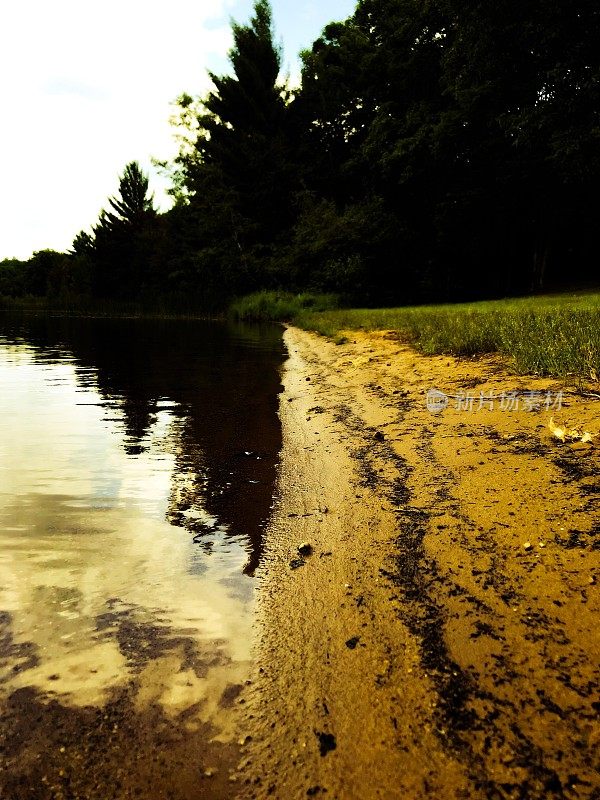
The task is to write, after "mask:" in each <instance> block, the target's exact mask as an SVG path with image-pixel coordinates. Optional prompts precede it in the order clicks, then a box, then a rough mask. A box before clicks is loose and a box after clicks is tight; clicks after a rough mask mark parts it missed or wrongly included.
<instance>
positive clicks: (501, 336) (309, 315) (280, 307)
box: [230, 292, 600, 381]
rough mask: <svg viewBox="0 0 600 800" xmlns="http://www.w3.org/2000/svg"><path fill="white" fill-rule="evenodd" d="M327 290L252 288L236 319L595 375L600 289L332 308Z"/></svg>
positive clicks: (536, 369)
mask: <svg viewBox="0 0 600 800" xmlns="http://www.w3.org/2000/svg"><path fill="white" fill-rule="evenodd" d="M335 306H336V298H335V296H334V295H310V294H302V295H293V294H289V293H285V292H259V293H257V294H254V295H249V296H248V297H245V298H242V299H241V300H238V301H236V302H235V303H234V304H233V305H232V306H231V309H230V313H231V314H232V316H233V317H234V318H236V319H243V320H261V321H266V320H277V321H284V322H292V323H293V324H294V325H297V326H298V327H300V328H304V329H305V330H311V331H315V332H317V333H320V334H323V335H324V336H328V337H330V338H332V339H334V341H337V342H342V341H344V335H345V334H346V333H347V332H349V331H352V330H367V331H370V330H390V331H396V332H397V334H398V337H399V338H400V339H402V340H403V341H406V342H409V343H411V344H413V345H414V346H415V347H416V348H417V349H418V350H420V351H421V352H422V353H424V354H426V355H434V354H438V353H448V354H452V355H463V356H473V355H478V354H483V353H495V352H497V353H501V354H503V355H505V356H507V357H508V359H509V361H510V364H511V366H512V368H513V369H514V370H515V371H516V372H518V373H520V374H534V375H544V376H553V377H560V378H569V377H570V378H575V379H577V380H583V381H590V380H591V381H597V380H598V379H599V378H600V292H586V293H573V294H556V295H543V296H537V297H526V298H518V299H507V300H490V301H485V302H478V303H460V304H454V305H432V306H408V307H404V308H368V309H367V308H336V307H335Z"/></svg>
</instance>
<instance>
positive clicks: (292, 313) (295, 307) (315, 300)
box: [229, 291, 338, 322]
mask: <svg viewBox="0 0 600 800" xmlns="http://www.w3.org/2000/svg"><path fill="white" fill-rule="evenodd" d="M337 305H338V298H337V297H336V296H335V295H333V294H310V293H304V294H292V293H291V292H273V291H268V292H267V291H263V292H255V293H254V294H250V295H247V296H246V297H241V298H239V299H238V300H235V301H234V302H233V303H232V304H231V305H230V306H229V315H230V316H231V317H233V318H234V319H237V320H243V321H245V322H292V321H293V320H295V319H296V317H298V315H299V314H302V313H304V312H306V311H310V312H312V313H315V312H317V313H318V312H322V311H328V310H330V309H333V308H336V307H337Z"/></svg>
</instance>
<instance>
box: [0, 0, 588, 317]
mask: <svg viewBox="0 0 600 800" xmlns="http://www.w3.org/2000/svg"><path fill="white" fill-rule="evenodd" d="M233 34H234V46H233V48H232V51H231V53H230V64H231V69H230V72H229V74H227V75H224V76H218V75H211V76H210V77H211V79H212V83H213V89H212V91H211V92H210V93H209V94H208V96H206V97H204V98H200V99H194V98H192V97H191V96H189V95H184V96H182V97H181V98H180V99H179V112H180V122H181V123H182V125H183V127H184V130H185V133H186V138H185V142H186V143H185V144H184V145H183V146H182V149H181V152H180V155H179V157H178V158H177V159H176V161H175V163H174V164H172V165H170V171H171V175H172V179H173V188H172V194H173V197H174V201H175V202H174V207H173V208H172V210H171V211H169V212H167V213H166V214H158V213H157V212H156V211H155V210H154V208H153V205H152V201H151V199H150V197H149V195H148V184H147V178H146V177H145V176H144V175H143V174H142V173H141V172H140V170H139V168H138V167H137V165H135V164H132V165H128V167H127V168H126V171H125V173H124V174H123V176H122V178H121V183H120V196H119V198H117V199H113V200H111V201H110V202H109V206H110V208H109V211H107V212H103V213H102V214H101V216H100V219H99V221H98V223H97V224H96V225H95V227H94V228H93V230H92V233H91V234H86V233H82V234H80V235H79V236H78V237H77V238H76V240H75V242H74V245H73V254H72V256H71V261H72V262H73V264H77V265H78V267H77V269H78V270H79V271H78V272H77V274H76V277H75V278H74V279H73V280H72V281H71V282H72V283H73V282H74V283H75V284H77V282H78V281H84V280H85V279H87V280H88V286H87V290H88V291H89V292H91V293H92V294H94V295H99V296H109V297H122V298H132V297H139V296H140V295H143V294H144V293H148V294H150V295H156V293H159V294H162V295H166V296H177V295H181V296H185V297H188V298H192V297H193V298H195V300H196V302H197V303H198V304H199V305H201V306H202V305H203V306H205V307H209V306H215V305H219V304H223V303H224V302H226V301H227V299H228V298H230V297H231V296H233V295H239V294H243V293H246V292H249V291H252V290H255V289H259V288H285V289H291V290H301V289H302V290H304V289H314V290H324V291H334V292H338V293H340V294H342V295H343V296H345V297H347V298H348V300H350V301H352V302H363V303H388V302H389V303H403V302H414V301H422V300H444V299H448V300H453V299H462V298H470V297H484V296H492V295H501V294H511V293H522V292H529V291H538V290H541V289H544V288H548V287H554V286H558V285H568V284H569V283H573V282H580V283H583V282H590V283H593V282H596V283H597V281H598V268H597V266H596V265H597V243H596V231H597V230H598V227H599V222H600V200H599V197H598V191H597V185H598V179H599V178H600V49H599V48H598V42H599V41H600V7H598V6H597V3H595V2H592V0H531V2H527V3H523V2H517V1H516V0H496V2H495V3H481V2H472V0H471V1H470V2H466V0H359V2H358V5H357V7H356V10H355V12H354V14H353V15H352V16H351V17H350V18H349V19H348V20H346V21H345V22H339V23H332V24H330V25H328V26H327V27H326V28H325V30H324V31H323V34H322V35H321V37H320V38H319V39H318V40H317V41H316V42H314V44H313V45H312V47H311V49H310V50H307V51H306V52H304V53H303V54H302V62H303V68H302V82H301V87H300V88H299V89H298V90H295V91H290V90H289V89H288V88H286V87H285V86H284V85H283V84H282V82H281V76H280V71H281V53H280V52H279V49H278V47H277V46H276V45H275V43H274V35H273V23H272V18H271V10H270V7H269V4H268V2H267V1H266V0H257V2H256V3H255V7H254V15H253V17H252V19H251V20H250V21H249V23H248V24H247V25H238V24H235V25H234V27H233ZM38 255H39V254H38ZM36 258H37V256H36ZM38 266H39V265H38ZM67 273H68V269H67ZM85 276H87V278H86V277H85ZM63 277H64V276H63ZM54 280H55V282H56V276H55V278H54ZM65 280H66V278H65ZM1 281H2V273H1V270H0V290H1V285H2V284H1ZM42 283H43V281H38V284H39V286H38V288H41V284H42ZM67 283H68V280H67ZM46 288H47V289H48V287H46Z"/></svg>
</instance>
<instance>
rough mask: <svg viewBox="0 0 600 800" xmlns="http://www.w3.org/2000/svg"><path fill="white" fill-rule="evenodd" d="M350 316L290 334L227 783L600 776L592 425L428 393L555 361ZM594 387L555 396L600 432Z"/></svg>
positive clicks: (360, 788)
mask: <svg viewBox="0 0 600 800" xmlns="http://www.w3.org/2000/svg"><path fill="white" fill-rule="evenodd" d="M349 338H350V341H349V343H347V344H344V345H341V346H336V345H334V344H333V343H331V342H328V341H326V340H324V339H322V338H319V337H316V336H314V335H312V334H308V333H304V332H301V331H298V330H296V329H288V330H287V331H286V334H285V339H286V343H287V346H288V348H289V351H290V358H289V360H288V362H287V364H286V367H285V371H284V376H283V383H284V387H285V391H284V394H283V395H282V397H281V417H282V423H283V432H284V445H283V451H282V462H281V469H280V480H279V494H278V500H277V506H276V509H275V514H274V518H273V520H272V522H271V526H270V530H269V534H268V536H267V542H266V553H265V557H264V560H263V563H262V566H261V567H260V568H259V571H258V575H259V577H260V580H261V589H260V592H259V599H258V626H257V662H256V667H255V670H254V674H253V676H252V680H253V682H252V685H251V686H248V687H247V688H246V689H245V690H244V691H243V693H242V695H241V698H240V699H241V700H242V701H243V704H242V705H241V708H242V709H243V711H242V714H241V718H240V720H239V726H240V737H241V741H244V740H245V739H246V737H248V738H247V741H246V743H245V744H244V745H243V747H242V757H241V761H240V764H239V767H238V772H237V787H238V789H239V794H240V795H241V796H242V797H253V798H266V797H274V798H277V799H278V800H288V798H289V799H290V800H296V799H297V798H298V799H299V798H302V797H321V796H323V797H329V798H336V800H351V799H352V800H354V799H355V798H356V800H370V798H389V799H390V800H391V799H392V798H408V799H413V798H414V799H415V800H416V799H417V798H444V800H450V798H486V799H487V798H522V799H523V800H524V799H525V798H527V800H532V799H533V798H540V800H541V798H563V797H565V798H594V797H596V798H597V797H599V796H600V794H599V792H600V779H599V774H598V766H599V757H598V756H599V753H600V724H599V711H600V705H599V700H600V696H599V692H598V678H599V676H600V668H599V662H600V658H599V656H600V641H599V634H598V619H599V618H598V606H599V601H598V583H599V579H600V572H599V570H598V566H599V561H600V547H599V541H600V540H599V538H598V536H599V534H600V516H599V513H598V511H599V509H598V501H599V492H600V482H599V475H600V469H599V466H600V464H599V461H600V459H599V450H598V447H597V444H596V445H583V444H575V445H569V444H564V443H562V442H560V441H558V440H557V439H555V438H554V437H552V435H551V433H550V431H549V430H548V427H547V424H548V419H549V417H550V413H549V412H547V411H544V410H539V411H525V410H512V411H510V410H503V411H501V410H499V409H498V408H495V409H494V410H490V409H489V408H488V407H484V408H482V409H479V408H478V407H477V403H475V407H474V408H473V410H458V409H455V408H453V407H452V404H451V405H450V407H449V408H447V409H446V410H445V411H443V412H441V413H439V414H432V413H430V412H429V411H428V410H427V409H426V407H425V393H426V391H427V390H428V389H431V388H438V389H441V390H443V391H445V392H447V393H448V394H459V392H460V391H461V390H468V391H470V392H471V393H472V394H474V395H475V396H477V397H479V393H480V391H483V392H485V393H489V392H490V391H493V392H494V393H496V394H500V393H502V392H508V391H512V390H517V391H526V390H536V391H542V392H546V391H548V390H552V391H557V390H558V389H560V388H565V387H561V386H560V385H559V384H556V382H554V381H548V380H540V379H534V378H528V377H517V376H514V375H511V374H510V372H509V371H507V369H506V367H505V365H504V364H503V363H502V362H501V361H500V360H499V359H497V358H492V357H490V358H487V357H486V358H481V359H477V360H457V359H454V358H448V357H433V358H425V357H422V356H419V355H417V354H415V353H414V352H413V351H412V350H411V349H409V348H407V347H405V346H403V345H401V344H399V343H398V342H397V341H396V340H395V339H394V337H393V336H391V335H386V334H362V333H361V334H355V333H352V334H349ZM599 409H600V404H599V403H598V400H597V399H595V398H592V397H590V398H584V397H581V396H578V395H577V394H575V393H574V392H573V391H565V394H564V401H563V407H562V409H561V410H560V411H559V410H553V411H552V414H553V416H554V418H555V420H556V421H557V422H564V423H566V424H568V425H569V427H580V428H582V429H584V430H588V431H591V432H593V433H598V428H599V415H598V411H599ZM597 441H598V440H596V442H597ZM303 542H307V543H309V544H310V545H311V548H312V552H311V553H309V554H306V555H300V554H299V553H298V550H297V548H298V546H299V545H301V544H302V543H303ZM232 788H233V787H232ZM232 796H233V795H232Z"/></svg>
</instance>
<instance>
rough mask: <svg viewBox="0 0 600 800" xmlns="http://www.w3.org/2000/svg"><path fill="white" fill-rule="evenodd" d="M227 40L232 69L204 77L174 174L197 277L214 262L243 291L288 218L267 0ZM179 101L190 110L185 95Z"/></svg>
mask: <svg viewBox="0 0 600 800" xmlns="http://www.w3.org/2000/svg"><path fill="white" fill-rule="evenodd" d="M233 38H234V46H233V48H232V50H231V52H230V54H229V60H230V63H231V67H232V71H231V74H229V75H224V76H217V75H215V74H212V73H211V74H210V77H211V80H212V82H213V86H214V88H213V90H212V91H211V92H210V93H209V94H208V96H207V97H206V98H204V100H203V101H202V110H201V113H200V114H199V115H198V117H197V118H196V119H195V123H196V125H197V128H198V131H197V136H196V140H195V143H194V148H193V149H192V150H191V151H190V150H187V151H183V152H182V153H181V154H180V157H179V159H178V168H179V172H178V179H179V184H180V185H183V187H185V190H186V195H187V200H186V202H188V203H189V206H190V213H189V214H188V219H189V220H190V221H192V224H194V225H195V226H196V229H197V238H196V243H197V248H198V249H197V258H196V265H197V269H198V273H199V274H198V280H199V281H208V282H210V281H211V280H212V277H211V276H210V275H209V274H208V272H210V270H211V262H212V263H213V264H214V269H218V271H219V276H220V277H219V279H220V281H221V282H222V283H223V282H224V283H225V284H226V285H227V287H228V289H229V290H230V291H231V292H241V291H247V290H249V289H252V288H255V287H256V286H257V285H259V284H260V283H261V281H265V280H267V277H266V275H265V273H266V271H267V270H266V265H267V263H268V259H269V255H270V254H271V252H272V247H273V244H274V242H275V241H276V240H277V238H278V236H279V235H280V234H281V233H282V232H283V231H284V230H285V229H286V227H287V226H289V224H290V221H291V213H292V186H293V181H294V174H295V171H294V170H293V169H292V166H291V145H290V137H289V130H288V127H287V116H286V95H285V91H284V89H283V87H282V86H281V85H280V84H279V83H278V78H279V72H280V67H281V53H280V50H279V48H278V47H277V46H276V45H275V43H274V40H273V24H272V15H271V8H270V6H269V3H268V2H267V0H257V2H256V3H255V5H254V15H253V16H252V18H251V20H250V22H249V24H247V25H240V24H237V23H235V24H234V25H233ZM181 106H182V111H183V112H185V111H186V109H187V108H189V106H190V98H189V96H184V97H183V98H182V100H181ZM208 253H210V258H207V254H208ZM259 273H262V276H261V275H260V274H259Z"/></svg>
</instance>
